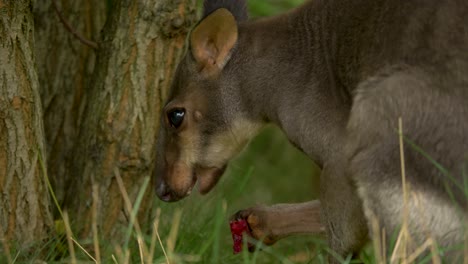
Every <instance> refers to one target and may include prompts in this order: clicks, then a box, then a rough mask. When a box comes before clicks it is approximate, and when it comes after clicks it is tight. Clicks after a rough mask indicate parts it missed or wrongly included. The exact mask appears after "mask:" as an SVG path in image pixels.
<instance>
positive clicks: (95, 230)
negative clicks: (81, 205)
mask: <svg viewBox="0 0 468 264" xmlns="http://www.w3.org/2000/svg"><path fill="white" fill-rule="evenodd" d="M98 201H99V200H98V186H97V185H96V184H93V208H92V209H93V210H92V213H93V216H92V217H93V221H92V228H93V244H94V253H95V254H96V259H95V262H96V263H97V264H100V263H101V253H100V249H99V236H98V228H97V207H98V206H97V204H98Z"/></svg>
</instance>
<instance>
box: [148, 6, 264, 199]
mask: <svg viewBox="0 0 468 264" xmlns="http://www.w3.org/2000/svg"><path fill="white" fill-rule="evenodd" d="M223 2H224V1H221V0H220V1H205V12H204V13H205V15H204V18H203V19H202V20H201V21H200V22H199V24H198V25H196V26H195V27H194V29H193V30H192V32H191V33H190V36H189V38H188V50H187V54H186V55H185V57H184V58H183V59H182V61H181V62H180V64H179V65H178V68H177V71H176V74H175V77H174V80H173V84H172V87H171V92H170V95H169V98H168V101H167V104H166V105H165V107H164V108H163V113H162V119H161V128H160V133H159V138H158V146H157V158H156V171H155V174H156V178H157V181H156V182H157V183H156V184H157V186H156V192H157V195H158V196H159V197H160V198H161V199H162V200H164V201H177V200H179V199H181V198H183V197H185V196H187V195H188V194H190V192H191V190H192V188H193V187H194V185H195V184H196V183H197V182H198V189H199V191H200V193H202V194H204V193H207V192H209V191H210V190H211V189H212V188H213V186H214V185H215V184H216V183H217V182H218V180H219V178H220V176H221V175H222V174H223V172H224V170H225V168H226V166H227V163H228V161H229V160H230V159H231V158H233V157H234V156H235V155H236V154H237V153H239V152H240V150H241V149H242V148H243V147H244V146H245V144H246V143H247V142H248V140H249V139H250V138H252V137H253V136H254V135H255V134H257V133H258V130H259V129H260V127H261V123H260V122H255V121H253V120H251V119H250V118H249V116H248V115H247V113H246V111H244V110H243V107H242V104H241V102H240V100H239V98H240V97H239V89H238V88H239V87H238V86H239V84H238V82H237V81H236V76H237V75H236V67H235V65H230V62H231V59H232V56H235V48H236V43H237V41H238V33H239V32H238V23H239V22H241V21H242V20H244V19H245V18H246V17H247V14H246V11H245V10H246V9H245V2H244V1H225V2H226V3H223ZM226 5H227V6H226ZM220 6H221V7H224V8H219V7H220ZM231 64H232V63H231Z"/></svg>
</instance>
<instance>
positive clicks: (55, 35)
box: [34, 0, 106, 202]
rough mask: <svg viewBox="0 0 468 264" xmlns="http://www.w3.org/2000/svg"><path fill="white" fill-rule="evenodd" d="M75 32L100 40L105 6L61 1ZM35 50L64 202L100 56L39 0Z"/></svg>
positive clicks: (96, 1)
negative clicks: (86, 98) (69, 163)
mask: <svg viewBox="0 0 468 264" xmlns="http://www.w3.org/2000/svg"><path fill="white" fill-rule="evenodd" d="M57 2H58V3H59V4H60V6H59V8H60V11H61V13H62V14H63V16H64V17H65V18H66V19H67V20H68V22H69V23H70V24H71V25H72V26H73V28H74V29H75V30H77V31H78V32H80V33H81V34H82V35H83V36H85V37H87V38H88V39H98V38H99V33H100V30H101V29H102V27H103V26H104V21H105V17H106V5H105V1H100V0H80V1H69V0H61V1H57ZM34 18H35V41H36V42H35V48H36V54H37V57H36V58H37V59H36V63H37V66H38V67H37V69H38V75H39V83H40V93H41V99H42V105H43V110H44V129H45V135H46V143H47V161H48V162H47V165H48V175H49V179H50V180H51V182H52V186H53V187H54V190H55V194H56V196H57V198H58V200H59V202H62V201H63V197H64V193H65V190H66V188H67V186H68V184H69V183H70V181H69V180H70V177H69V174H67V173H66V170H65V167H66V164H67V161H69V160H70V159H72V158H73V156H72V154H73V151H72V149H73V146H74V144H75V140H76V138H77V136H78V132H77V131H78V128H79V125H80V124H79V120H80V116H81V114H82V107H81V106H82V105H84V104H85V102H84V101H83V94H84V93H86V92H87V90H86V87H87V86H88V84H89V81H90V80H89V76H91V75H92V72H93V70H94V64H95V63H94V62H95V52H94V50H93V49H92V48H90V47H89V46H86V45H84V44H82V43H81V42H79V41H78V40H77V39H76V38H75V37H74V36H73V35H72V34H71V33H70V32H68V31H67V30H66V29H65V26H64V25H63V24H62V23H61V22H60V20H59V17H58V15H57V14H56V12H55V10H54V8H53V5H52V4H51V1H50V0H41V1H35V6H34Z"/></svg>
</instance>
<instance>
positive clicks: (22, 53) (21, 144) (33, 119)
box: [0, 0, 52, 248]
mask: <svg viewBox="0 0 468 264" xmlns="http://www.w3.org/2000/svg"><path fill="white" fill-rule="evenodd" d="M30 8H31V0H10V1H4V0H2V1H0V13H1V16H0V224H1V225H0V228H1V230H0V236H2V237H3V238H4V239H5V240H6V241H12V240H13V241H16V242H17V243H18V244H19V246H20V248H24V247H25V246H28V245H29V244H30V243H32V242H36V241H40V240H42V239H44V238H45V237H46V236H47V234H48V231H49V230H50V228H51V226H52V217H51V214H50V206H49V201H50V199H49V195H48V190H47V187H46V182H45V180H44V179H45V177H44V175H43V173H42V170H41V163H40V161H41V159H42V160H44V162H45V158H46V157H45V151H44V132H43V123H42V109H41V102H40V98H39V92H38V88H39V84H38V79H37V74H36V69H35V67H34V65H35V62H34V52H33V48H34V47H33V40H34V26H33V25H34V23H33V16H32V13H31V9H30ZM0 239H1V238H0Z"/></svg>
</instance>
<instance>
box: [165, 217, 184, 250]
mask: <svg viewBox="0 0 468 264" xmlns="http://www.w3.org/2000/svg"><path fill="white" fill-rule="evenodd" d="M181 218H182V211H181V210H179V209H178V210H176V211H175V212H174V217H173V219H172V227H171V231H170V232H169V237H168V238H167V242H166V244H167V253H168V255H169V256H173V255H174V254H173V252H174V249H175V244H176V241H177V233H178V232H179V225H180V219H181Z"/></svg>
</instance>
